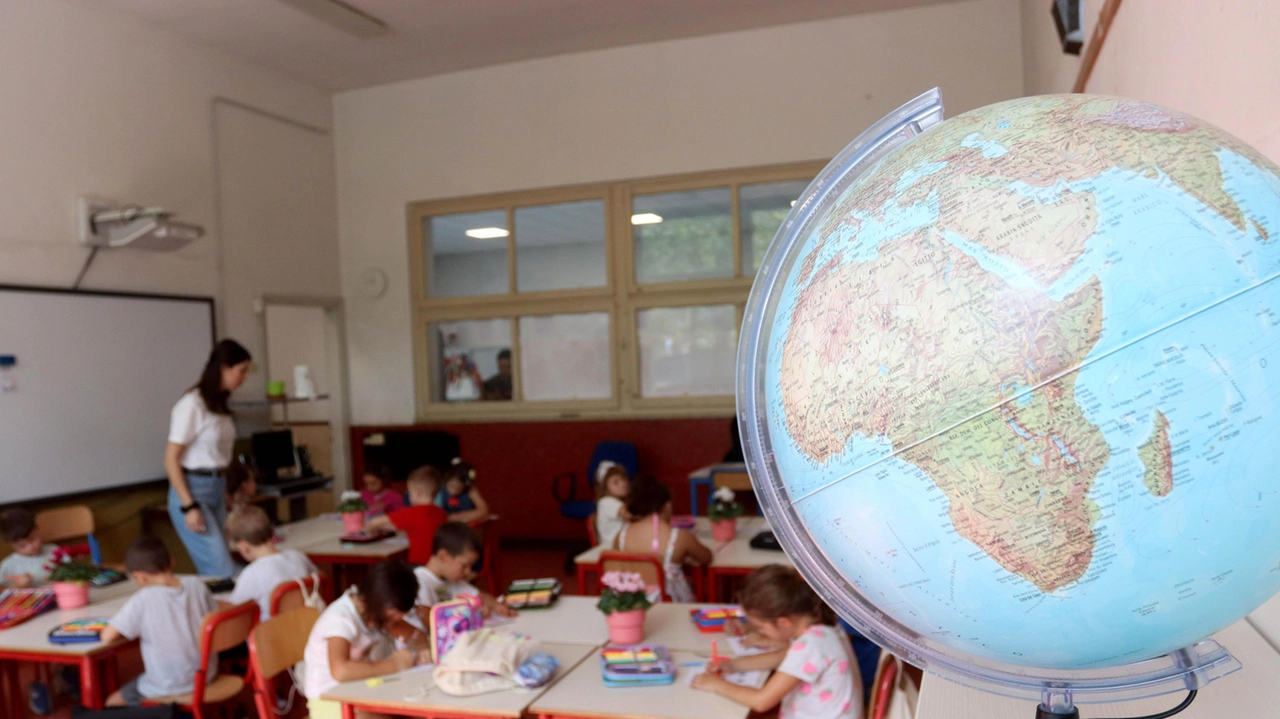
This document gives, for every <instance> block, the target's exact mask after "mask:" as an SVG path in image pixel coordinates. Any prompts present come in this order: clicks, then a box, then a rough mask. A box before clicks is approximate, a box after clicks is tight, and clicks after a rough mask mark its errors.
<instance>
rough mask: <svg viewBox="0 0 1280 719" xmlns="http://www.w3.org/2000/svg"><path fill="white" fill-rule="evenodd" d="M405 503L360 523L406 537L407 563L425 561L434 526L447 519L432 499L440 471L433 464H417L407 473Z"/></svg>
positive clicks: (373, 530) (366, 528)
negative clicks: (407, 493)
mask: <svg viewBox="0 0 1280 719" xmlns="http://www.w3.org/2000/svg"><path fill="white" fill-rule="evenodd" d="M407 483H408V485H409V506H408V507H405V508H403V509H397V510H396V511H394V512H391V513H390V514H388V515H387V516H385V517H374V518H373V519H371V520H369V521H368V522H367V523H365V525H364V531H366V532H369V533H370V534H377V533H379V532H394V531H396V530H397V529H399V530H400V531H402V532H404V533H405V534H406V535H407V536H408V537H409V564H419V565H420V564H426V563H427V561H428V560H429V559H431V545H432V543H433V542H434V541H435V536H436V530H437V529H439V528H440V525H442V524H444V523H445V522H447V521H449V518H448V516H447V515H445V513H444V510H443V509H441V508H439V507H437V506H436V505H435V504H433V503H432V500H433V499H434V498H435V496H436V489H437V488H439V486H440V471H439V470H437V469H436V468H435V467H430V466H427V467H419V468H417V469H415V470H413V471H412V472H410V473H409V479H408V481H407Z"/></svg>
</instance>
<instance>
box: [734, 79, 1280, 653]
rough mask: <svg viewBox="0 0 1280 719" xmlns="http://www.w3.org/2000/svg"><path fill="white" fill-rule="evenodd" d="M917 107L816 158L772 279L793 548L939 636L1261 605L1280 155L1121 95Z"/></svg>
mask: <svg viewBox="0 0 1280 719" xmlns="http://www.w3.org/2000/svg"><path fill="white" fill-rule="evenodd" d="M903 127H906V128H907V129H908V130H910V128H911V123H906V124H904V125H903ZM920 130H921V128H920V127H919V126H918V125H917V126H915V128H914V131H907V132H906V134H907V135H912V136H911V137H910V139H908V140H906V141H905V142H900V143H899V144H896V146H892V147H891V149H886V148H884V147H882V148H880V150H879V151H878V152H879V155H878V156H873V157H872V158H871V159H868V160H867V161H866V162H864V163H862V165H858V166H853V165H849V164H848V163H846V165H844V166H839V165H840V163H839V161H837V162H835V163H833V165H832V167H831V168H828V170H827V171H824V176H822V177H820V178H819V179H818V180H816V181H815V183H814V184H813V185H812V186H811V187H810V188H809V190H808V191H806V195H805V196H804V197H802V198H801V201H800V202H799V203H797V206H796V207H795V208H794V210H793V212H792V215H791V217H790V218H789V219H788V221H787V223H786V225H784V227H783V230H782V231H780V233H779V235H778V237H777V238H776V239H775V240H774V246H773V247H771V249H770V251H769V254H768V256H767V257H766V260H765V268H764V269H763V270H762V272H761V275H760V277H759V278H758V279H757V282H756V286H755V287H754V288H753V290H752V300H751V302H750V304H749V309H748V312H747V315H746V321H745V324H744V329H743V343H744V344H743V348H742V350H741V351H740V358H739V399H740V402H742V401H744V398H745V400H746V401H747V404H746V405H745V406H744V405H742V404H740V413H741V414H742V415H743V419H742V422H743V431H744V436H746V437H747V440H748V444H749V445H752V447H753V448H752V449H751V450H749V452H750V453H751V457H750V458H749V462H750V465H751V467H750V468H751V471H752V474H753V479H754V481H755V482H756V484H757V487H758V490H759V491H760V492H761V496H762V501H763V502H765V503H766V505H767V506H766V507H765V509H766V512H767V513H768V514H769V515H770V519H771V521H773V522H774V524H775V528H776V529H778V532H779V536H780V537H781V538H782V540H783V543H784V545H785V546H786V547H787V549H788V552H789V553H790V554H791V556H792V558H793V559H794V560H795V561H796V563H797V565H798V566H799V567H800V568H801V570H802V571H803V572H804V573H805V575H806V577H808V578H809V579H810V581H811V582H812V583H814V584H815V586H817V587H818V588H819V590H820V591H821V592H822V593H823V594H824V596H826V597H827V598H828V599H829V600H830V601H832V603H833V604H835V605H836V606H837V608H838V609H841V610H842V613H846V614H847V613H849V612H852V613H853V614H854V615H856V617H855V618H862V619H864V620H865V621H864V622H863V624H864V626H870V627H872V628H873V629H876V630H877V636H879V637H882V638H885V639H886V640H887V641H888V642H890V643H891V644H895V646H896V647H897V648H899V649H902V650H904V651H906V652H908V653H910V652H921V653H922V656H923V660H925V661H927V660H928V658H929V656H944V655H945V656H951V657H955V658H958V659H959V660H962V661H966V662H979V663H983V662H985V663H988V664H991V665H993V666H1017V667H1038V668H1043V669H1046V670H1051V671H1050V672H1049V674H1052V673H1053V671H1056V670H1095V669H1105V668H1108V667H1117V666H1121V665H1129V664H1133V663H1135V662H1140V661H1142V660H1147V659H1151V658H1153V657H1159V656H1161V655H1164V654H1167V653H1169V652H1172V651H1174V650H1178V649H1180V648H1182V647H1187V646H1190V645H1193V644H1194V643H1196V642H1198V641H1200V640H1202V639H1204V638H1205V637H1208V636H1210V635H1212V634H1213V633H1214V632H1216V631H1218V630H1220V629H1222V628H1224V627H1226V626H1228V625H1229V624H1231V623H1233V622H1235V621H1237V620H1239V619H1240V618H1242V617H1244V616H1245V615H1246V614H1248V613H1249V612H1250V611H1252V610H1253V609H1255V608H1256V607H1258V606H1259V605H1260V604H1262V603H1263V602H1265V601H1266V600H1267V599H1268V598H1269V597H1271V596H1272V595H1273V594H1274V593H1275V592H1276V591H1277V589H1280V481H1277V474H1278V473H1280V441H1277V438H1280V411H1278V410H1280V407H1278V404H1280V282H1277V281H1276V280H1277V278H1280V169H1277V167H1276V165H1274V164H1273V163H1272V162H1270V161H1268V160H1267V159H1266V158H1264V157H1263V156H1262V155H1261V154H1259V153H1258V152H1257V151H1255V150H1254V149H1252V148H1251V147H1249V146H1248V145H1246V144H1245V143H1243V142H1241V141H1240V140H1238V139H1236V138H1234V137H1232V136H1231V135H1229V134H1228V133H1226V132H1224V131H1222V130H1220V129H1218V128H1215V127H1213V126H1211V125H1209V124H1207V123H1205V122H1203V121H1201V120H1198V119H1196V118H1194V117H1190V116H1187V115H1184V114H1181V113H1178V112H1174V111H1171V110H1167V109H1164V108H1161V107H1157V106H1155V105H1151V104H1146V103H1143V102H1137V101H1133V100H1127V99H1120V98H1112V97H1099V96H1087V95H1069V96H1067V95H1063V96H1044V97H1029V98H1023V99H1018V100H1013V101H1009V102H1003V103H999V104H995V105H990V106H987V107H983V108H980V109H977V110H973V111H971V112H966V113H964V114H962V115H959V116H957V117H954V118H951V119H948V120H946V121H945V122H941V123H939V124H936V125H935V126H933V127H931V128H929V129H925V130H923V131H920ZM899 139H901V138H899ZM863 144H864V145H867V142H866V141H865V140H864V141H863ZM872 144H874V143H872ZM889 144H892V143H889ZM868 147H869V145H868ZM886 147H887V146H886ZM854 165H857V163H854ZM846 610H847V611H846ZM930 652H932V654H930Z"/></svg>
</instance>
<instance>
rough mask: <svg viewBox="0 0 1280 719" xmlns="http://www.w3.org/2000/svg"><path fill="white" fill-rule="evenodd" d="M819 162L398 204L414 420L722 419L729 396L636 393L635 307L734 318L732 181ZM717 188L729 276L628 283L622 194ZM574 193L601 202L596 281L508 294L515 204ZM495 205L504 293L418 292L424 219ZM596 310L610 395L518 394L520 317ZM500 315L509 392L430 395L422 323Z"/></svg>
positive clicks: (735, 208) (738, 281) (801, 171)
mask: <svg viewBox="0 0 1280 719" xmlns="http://www.w3.org/2000/svg"><path fill="white" fill-rule="evenodd" d="M825 164H826V163H825V162H824V161H810V162H796V163H787V164H781V165H769V166H762V167H751V168H742V169H734V170H717V171H712V172H698V173H688V174H680V175H669V176H663V177H651V178H643V179H636V180H623V181H616V182H602V183H592V184H582V185H570V186H563V187H552V188H543V189H536V190H527V191H517V192H504V193H495V194H488V195H477V196H470V197H458V198H448V199H440V200H424V201H420V202H412V203H409V204H408V205H407V206H406V220H407V238H408V245H409V275H410V277H409V283H410V284H409V286H410V305H411V312H410V314H411V318H412V327H413V372H414V397H415V409H416V416H417V420H418V421H419V422H441V421H450V422H456V421H524V420H539V419H580V418H583V419H586V418H590V419H618V418H633V417H654V418H658V417H729V416H732V415H733V414H734V410H735V406H734V403H735V398H734V397H733V396H732V395H717V396H684V397H643V396H641V386H640V380H641V378H640V343H639V335H638V328H639V315H638V313H639V312H640V311H641V310H644V309H648V308H652V307H689V306H702V305H726V304H728V305H733V306H734V307H735V309H736V317H737V322H738V324H739V326H740V325H741V322H742V313H743V309H744V307H745V305H746V301H747V295H748V294H749V293H750V291H751V285H752V283H753V282H754V280H755V278H754V276H746V275H744V273H743V266H742V260H743V247H742V243H743V238H742V232H741V207H740V199H739V196H740V187H741V186H742V185H754V184H761V183H769V182H783V181H789V180H811V179H813V178H814V177H816V176H817V175H818V173H819V171H821V169H822V168H823V166H824V165H825ZM721 187H727V188H729V190H730V214H731V221H732V239H733V267H734V275H733V276H732V277H724V278H715V279H699V280H685V281H672V282H661V283H647V284H641V283H638V282H637V281H636V267H635V264H636V263H635V252H636V244H635V235H634V233H633V231H632V225H631V208H632V200H633V198H634V197H635V196H637V195H649V194H660V193H667V192H682V191H688V190H701V189H710V188H721ZM582 200H603V201H604V209H605V237H604V251H605V285H604V286H603V287H588V288H577V289H562V290H539V291H532V292H518V291H517V289H516V282H517V272H518V270H517V266H516V260H517V252H516V235H517V233H518V232H519V228H518V227H516V225H515V209H516V208H517V207H525V206H533V205H551V204H559V203H563V202H576V201H582ZM501 209H505V210H506V213H507V226H508V228H509V229H510V235H508V236H507V238H506V239H507V275H508V278H507V279H508V282H507V288H508V289H507V292H506V293H505V294H492V295H473V296H466V297H437V298H432V297H428V296H427V291H426V290H427V286H426V246H425V240H426V237H425V225H424V223H425V222H426V221H427V219H429V218H430V217H433V216H438V215H451V214H458V213H466V212H480V211H487V210H501ZM586 312H605V313H606V314H608V317H609V345H610V353H609V367H610V376H611V378H612V387H613V396H612V397H611V398H610V399H603V400H541V401H525V400H523V399H522V396H523V388H522V387H521V373H522V367H521V365H520V327H519V325H520V317H522V316H545V315H553V314H579V313H586ZM493 318H507V319H509V320H510V322H511V338H512V339H511V345H512V346H511V355H512V358H511V359H512V364H513V367H514V369H513V374H514V377H513V390H512V397H513V398H512V400H511V401H510V402H505V401H503V402H484V401H477V402H445V401H443V400H441V401H433V400H432V399H431V390H432V372H433V370H434V369H435V368H433V367H432V366H431V363H432V362H433V361H434V360H433V359H432V357H431V355H430V354H429V349H430V347H429V341H430V332H429V331H428V327H429V326H430V325H431V324H433V323H437V322H449V321H455V320H477V319H493Z"/></svg>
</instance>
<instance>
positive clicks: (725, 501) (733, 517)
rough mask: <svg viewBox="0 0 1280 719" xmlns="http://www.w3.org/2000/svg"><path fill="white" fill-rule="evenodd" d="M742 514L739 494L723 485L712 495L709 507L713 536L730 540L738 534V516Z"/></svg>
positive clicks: (718, 539) (716, 538)
mask: <svg viewBox="0 0 1280 719" xmlns="http://www.w3.org/2000/svg"><path fill="white" fill-rule="evenodd" d="M741 516H742V505H741V504H738V495H737V494H735V493H734V491H733V490H732V489H729V488H728V487H721V488H719V489H717V490H716V493H715V494H714V495H713V496H712V501H711V506H710V507H709V508H707V517H708V518H709V519H710V520H711V538H712V539H714V540H716V541H717V542H728V541H729V540H731V539H733V538H734V536H736V535H737V534H738V517H741Z"/></svg>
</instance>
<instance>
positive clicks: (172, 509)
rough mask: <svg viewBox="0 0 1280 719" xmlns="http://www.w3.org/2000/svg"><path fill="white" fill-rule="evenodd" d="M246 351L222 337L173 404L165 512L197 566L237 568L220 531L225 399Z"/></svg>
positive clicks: (230, 431)
mask: <svg viewBox="0 0 1280 719" xmlns="http://www.w3.org/2000/svg"><path fill="white" fill-rule="evenodd" d="M251 359H252V358H251V357H250V356H249V351H248V350H246V349H245V348H244V347H242V346H240V344H239V343H237V342H236V341H234V340H222V341H221V342H219V343H218V344H217V345H216V346H215V347H214V348H213V352H211V353H210V354H209V361H208V362H206V363H205V366H204V371H203V372H202V373H201V374H200V381H199V382H197V383H196V385H195V386H194V387H192V388H191V389H190V390H188V391H187V393H186V394H184V395H182V399H179V400H178V403H177V404H176V405H174V406H173V412H172V414H171V415H170V421H169V444H168V446H167V447H166V448H165V451H164V469H165V474H166V475H168V477H169V517H170V518H171V519H172V520H173V526H174V528H176V529H177V530H178V537H179V538H180V539H181V540H182V544H183V546H185V547H186V548H187V554H190V555H191V561H193V562H194V563H195V565H196V572H197V573H199V574H203V575H206V576H211V577H230V576H231V575H232V574H234V573H235V564H234V563H233V562H232V561H231V552H230V550H228V548H227V542H226V540H224V539H223V537H222V527H223V525H224V524H226V522H227V494H226V492H227V468H228V467H229V466H231V459H232V457H231V454H232V446H233V445H234V444H235V441H236V426H235V422H234V421H233V420H232V416H231V408H230V407H228V405H227V402H228V400H229V399H230V398H231V393H232V392H235V391H236V390H237V389H239V388H240V385H242V384H244V381H245V378H246V377H247V376H248V375H249V362H250V360H251Z"/></svg>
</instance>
